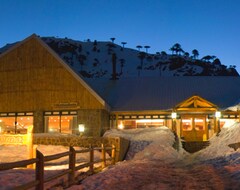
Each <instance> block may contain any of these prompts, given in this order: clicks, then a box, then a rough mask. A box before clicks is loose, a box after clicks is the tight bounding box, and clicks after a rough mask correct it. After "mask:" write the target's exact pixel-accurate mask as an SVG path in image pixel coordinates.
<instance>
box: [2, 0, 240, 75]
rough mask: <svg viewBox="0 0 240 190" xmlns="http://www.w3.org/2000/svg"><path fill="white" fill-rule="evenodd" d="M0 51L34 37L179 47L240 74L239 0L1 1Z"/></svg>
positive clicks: (153, 47) (158, 48)
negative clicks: (235, 69)
mask: <svg viewBox="0 0 240 190" xmlns="http://www.w3.org/2000/svg"><path fill="white" fill-rule="evenodd" d="M0 9H1V11H0V23H1V25H0V26H1V27H0V47H2V46H4V45H5V44H7V43H12V42H15V41H19V40H22V39H24V38H26V37H27V36H29V35H31V34H32V33H36V34H38V35H40V36H56V37H57V36H58V37H68V38H72V39H76V40H81V41H82V40H86V39H91V40H98V41H109V40H110V38H111V37H115V38H116V40H115V42H116V43H118V44H120V43H121V42H123V41H124V42H127V45H126V47H130V48H136V45H142V46H144V45H149V46H151V48H150V49H149V52H150V53H155V52H157V51H166V52H167V53H171V52H170V51H169V49H170V47H171V46H172V45H173V44H175V43H180V44H181V46H182V48H183V50H185V51H187V52H189V53H190V54H191V52H192V50H193V49H197V50H198V51H199V53H200V56H199V57H203V56H205V55H215V56H217V57H218V58H219V59H220V60H221V62H222V63H223V64H225V65H228V66H229V65H236V66H237V70H238V72H239V73H240V48H239V45H240V24H239V22H240V13H239V10H240V1H239V0H0Z"/></svg>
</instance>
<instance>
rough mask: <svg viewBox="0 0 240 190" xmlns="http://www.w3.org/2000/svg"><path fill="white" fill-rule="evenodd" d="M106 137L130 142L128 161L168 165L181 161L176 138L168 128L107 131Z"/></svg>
mask: <svg viewBox="0 0 240 190" xmlns="http://www.w3.org/2000/svg"><path fill="white" fill-rule="evenodd" d="M104 136H111V137H116V136H118V137H122V138H125V139H128V140H130V147H129V151H128V153H127V156H126V160H130V159H133V160H143V159H148V160H156V159H157V160H159V161H165V162H167V163H170V162H174V161H176V160H179V159H181V156H182V155H181V154H179V152H177V151H176V150H175V149H174V148H173V144H174V142H175V136H174V134H173V133H172V131H171V130H170V129H169V128H168V127H157V128H145V129H129V130H117V129H112V130H110V131H107V132H106V133H105V134H104Z"/></svg>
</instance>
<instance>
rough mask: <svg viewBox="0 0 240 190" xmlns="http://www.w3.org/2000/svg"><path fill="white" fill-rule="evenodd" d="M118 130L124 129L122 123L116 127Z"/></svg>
mask: <svg viewBox="0 0 240 190" xmlns="http://www.w3.org/2000/svg"><path fill="white" fill-rule="evenodd" d="M118 129H124V125H123V122H122V121H121V123H120V124H119V125H118Z"/></svg>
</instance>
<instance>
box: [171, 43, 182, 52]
mask: <svg viewBox="0 0 240 190" xmlns="http://www.w3.org/2000/svg"><path fill="white" fill-rule="evenodd" d="M170 51H172V54H174V52H175V53H176V54H177V55H180V54H181V53H184V51H183V49H182V47H181V45H180V44H179V43H176V44H174V45H173V46H172V47H171V48H170Z"/></svg>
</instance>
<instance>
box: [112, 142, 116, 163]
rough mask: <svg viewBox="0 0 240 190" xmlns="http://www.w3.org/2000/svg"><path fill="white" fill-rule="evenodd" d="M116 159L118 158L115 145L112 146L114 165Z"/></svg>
mask: <svg viewBox="0 0 240 190" xmlns="http://www.w3.org/2000/svg"><path fill="white" fill-rule="evenodd" d="M115 158H116V147H115V145H114V144H112V164H113V165H114V164H115Z"/></svg>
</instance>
